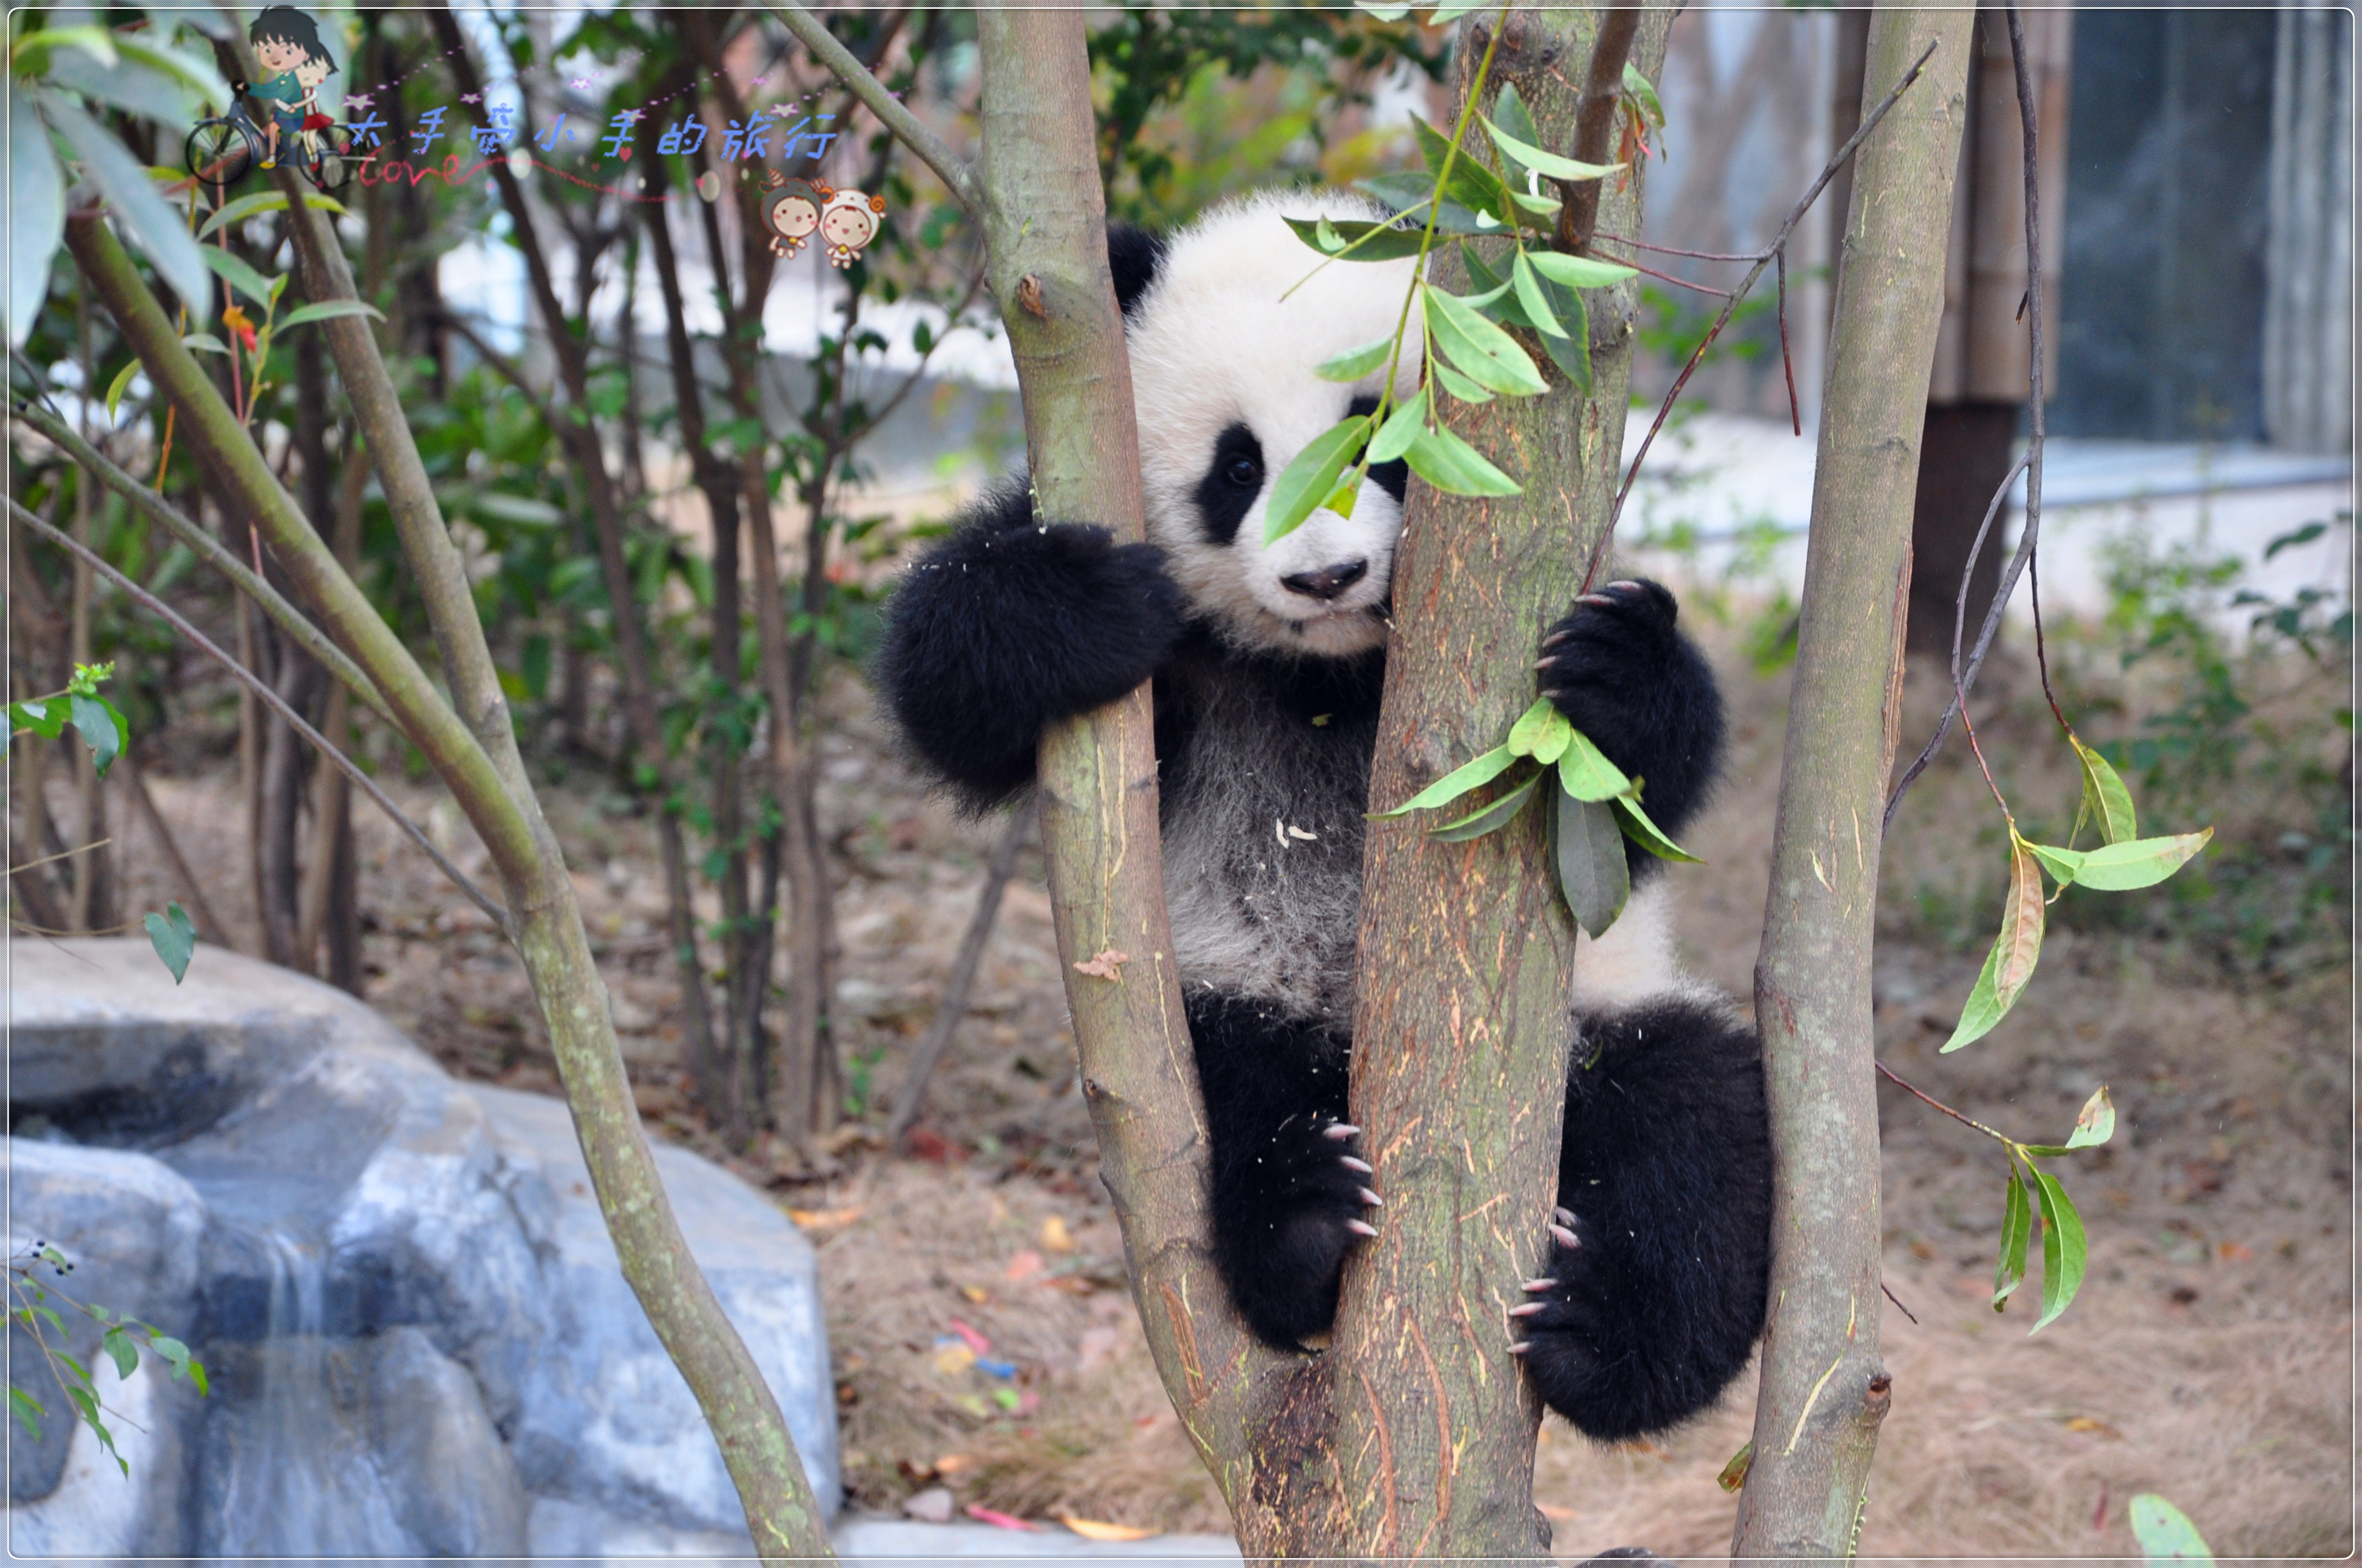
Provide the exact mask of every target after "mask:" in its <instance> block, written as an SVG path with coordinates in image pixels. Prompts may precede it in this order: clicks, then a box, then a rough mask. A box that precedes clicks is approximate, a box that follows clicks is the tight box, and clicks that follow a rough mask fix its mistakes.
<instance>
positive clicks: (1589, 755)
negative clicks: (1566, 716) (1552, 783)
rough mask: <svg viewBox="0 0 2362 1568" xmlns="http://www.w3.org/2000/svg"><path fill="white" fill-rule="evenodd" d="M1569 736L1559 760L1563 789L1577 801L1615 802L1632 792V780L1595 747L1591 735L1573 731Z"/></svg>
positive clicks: (1559, 774) (1559, 776)
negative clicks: (1618, 796)
mask: <svg viewBox="0 0 2362 1568" xmlns="http://www.w3.org/2000/svg"><path fill="white" fill-rule="evenodd" d="M1568 733H1569V735H1570V737H1571V739H1569V740H1568V741H1567V745H1566V751H1565V752H1564V754H1562V756H1561V757H1560V758H1559V760H1558V782H1559V787H1560V788H1562V789H1563V790H1565V791H1566V793H1567V794H1568V795H1573V797H1574V798H1575V799H1577V800H1601V801H1605V800H1613V799H1615V798H1616V797H1617V795H1629V794H1631V793H1632V781H1631V780H1630V779H1628V778H1627V777H1626V776H1625V774H1624V770H1623V769H1621V768H1619V767H1617V765H1616V764H1615V763H1613V762H1609V761H1608V760H1607V757H1606V753H1605V752H1603V751H1600V749H1599V748H1598V747H1597V746H1595V745H1593V744H1592V741H1591V737H1590V736H1588V735H1585V734H1584V732H1583V731H1582V730H1580V729H1572V728H1570V729H1569V731H1568Z"/></svg>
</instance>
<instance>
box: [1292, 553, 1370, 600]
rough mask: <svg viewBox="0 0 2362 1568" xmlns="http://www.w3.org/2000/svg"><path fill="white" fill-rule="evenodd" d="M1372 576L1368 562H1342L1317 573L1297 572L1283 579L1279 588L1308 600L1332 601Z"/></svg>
mask: <svg viewBox="0 0 2362 1568" xmlns="http://www.w3.org/2000/svg"><path fill="white" fill-rule="evenodd" d="M1369 575H1370V564H1369V563H1368V562H1367V561H1363V560H1353V561H1340V562H1338V563H1337V564H1336V565H1333V566H1323V567H1321V568H1320V569H1319V571H1317V572H1297V573H1296V574H1295V575H1294V576H1286V577H1282V578H1280V580H1279V586H1280V587H1283V588H1286V590H1287V591H1288V592H1289V593H1292V594H1302V595H1303V596H1304V597H1305V598H1316V599H1332V598H1336V597H1337V596H1338V595H1339V594H1341V593H1343V592H1344V591H1345V590H1346V589H1347V588H1350V587H1352V586H1353V585H1354V584H1355V583H1358V582H1360V581H1361V580H1362V579H1363V577H1366V576H1369Z"/></svg>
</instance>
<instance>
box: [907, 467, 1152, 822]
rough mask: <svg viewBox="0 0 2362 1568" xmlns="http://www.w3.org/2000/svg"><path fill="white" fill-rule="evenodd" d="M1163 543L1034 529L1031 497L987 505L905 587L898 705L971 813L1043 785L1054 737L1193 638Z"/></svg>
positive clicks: (1080, 528)
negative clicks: (1048, 732)
mask: <svg viewBox="0 0 2362 1568" xmlns="http://www.w3.org/2000/svg"><path fill="white" fill-rule="evenodd" d="M1163 563H1164V555H1163V553H1162V552H1161V551H1159V550H1157V549H1156V548H1155V547H1154V546H1153V545H1148V544H1118V543H1115V541H1114V538H1113V536H1112V535H1110V534H1109V532H1108V531H1107V530H1106V529H1104V528H1097V527H1092V526H1088V525H1087V524H1080V523H1049V524H1036V523H1035V522H1034V521H1033V513H1032V504H1031V503H1030V501H1029V500H1028V499H1027V498H1026V493H1025V491H1024V490H1023V488H1015V489H1010V490H1005V491H1002V492H1000V493H999V494H998V495H996V496H994V497H992V498H990V499H988V500H987V501H985V502H984V503H983V505H982V506H981V507H980V508H979V509H978V510H977V511H976V512H975V513H974V514H972V515H971V516H970V518H969V519H968V521H966V523H964V524H963V525H962V527H961V528H960V530H959V532H957V533H955V534H954V535H953V536H952V537H951V538H949V539H948V540H945V541H944V543H941V544H939V545H937V546H936V547H935V548H934V549H933V550H931V551H929V552H928V553H927V554H926V555H924V556H923V557H922V558H921V559H920V561H919V563H918V564H917V565H914V566H912V567H911V570H910V571H909V572H908V573H907V574H905V575H904V576H903V578H902V580H901V583H900V586H899V587H897V588H896V589H895V593H894V598H893V601H892V603H891V604H890V605H889V609H888V614H887V624H886V635H885V641H884V643H883V645H882V646H881V647H880V649H879V652H878V657H877V675H878V685H879V688H880V690H881V691H882V692H883V693H884V695H885V698H886V702H887V706H888V707H889V708H890V709H891V710H892V712H893V715H894V718H895V719H896V721H897V722H898V723H899V724H900V727H901V729H902V731H903V733H904V734H905V735H907V736H909V737H910V739H911V743H912V744H913V745H914V746H915V747H917V749H918V751H919V753H920V755H921V756H922V758H923V759H924V760H925V761H926V762H927V764H928V765H929V766H930V767H931V768H933V770H934V772H935V773H938V774H939V775H941V776H942V777H943V778H944V779H947V780H949V781H950V782H951V783H952V784H955V785H956V786H957V787H958V789H959V790H960V792H961V794H962V795H965V796H966V798H967V800H968V802H969V804H971V805H973V806H989V805H993V804H997V803H998V802H999V801H1002V800H1006V799H1007V798H1008V797H1010V795H1014V794H1016V793H1017V792H1018V791H1019V790H1021V789H1022V788H1024V787H1025V786H1026V785H1027V784H1030V783H1032V778H1033V766H1034V754H1035V751H1036V750H1037V749H1038V748H1039V746H1040V744H1041V740H1042V730H1043V727H1044V726H1045V725H1047V724H1049V723H1051V722H1052V721H1053V720H1055V719H1059V718H1065V717H1067V716H1069V715H1071V714H1076V713H1081V712H1084V711H1086V710H1087V709H1089V708H1093V707H1098V706H1100V705H1101V704H1103V703H1109V702H1112V701H1114V700H1115V699H1116V698H1117V697H1120V696H1122V695H1123V694H1124V693H1126V692H1128V691H1130V690H1131V689H1132V688H1133V687H1134V686H1137V685H1140V684H1141V682H1142V681H1144V680H1146V679H1148V677H1149V676H1150V675H1152V674H1154V673H1155V672H1156V670H1157V669H1158V667H1159V666H1161V665H1162V664H1163V663H1164V660H1165V658H1166V657H1167V656H1168V655H1169V654H1170V653H1171V652H1172V649H1173V644H1174V642H1175V640H1177V639H1178V637H1179V636H1180V632H1181V594H1180V590H1179V589H1178V588H1177V587H1175V586H1174V584H1173V581H1172V579H1171V578H1170V577H1168V576H1165V574H1164V564H1163Z"/></svg>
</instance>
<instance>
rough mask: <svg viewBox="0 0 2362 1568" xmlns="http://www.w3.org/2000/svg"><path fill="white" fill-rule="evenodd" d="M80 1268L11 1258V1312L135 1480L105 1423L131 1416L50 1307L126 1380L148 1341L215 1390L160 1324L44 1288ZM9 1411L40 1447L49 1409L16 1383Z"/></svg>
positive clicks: (45, 1258)
mask: <svg viewBox="0 0 2362 1568" xmlns="http://www.w3.org/2000/svg"><path fill="white" fill-rule="evenodd" d="M150 918H153V917H152V916H150ZM43 1267H46V1268H48V1269H49V1270H50V1273H51V1274H52V1275H53V1276H54V1277H55V1278H57V1279H62V1278H64V1277H66V1276H67V1275H69V1274H72V1272H73V1265H72V1263H71V1262H69V1261H67V1258H66V1255H65V1254H64V1253H62V1252H60V1251H59V1250H58V1249H57V1248H56V1247H54V1246H51V1245H50V1244H49V1243H47V1242H44V1241H39V1240H36V1241H35V1242H34V1243H33V1245H31V1246H30V1247H28V1248H27V1249H26V1250H25V1251H23V1252H20V1253H18V1254H17V1255H15V1256H13V1257H11V1258H9V1259H8V1263H7V1270H8V1302H9V1306H8V1315H9V1316H10V1317H11V1318H13V1319H15V1320H16V1321H17V1324H18V1325H19V1326H20V1327H22V1328H23V1329H24V1330H25V1331H26V1332H28V1333H29V1334H31V1335H32V1336H33V1343H34V1345H35V1346H36V1347H37V1348H38V1349H39V1351H40V1353H41V1358H42V1360H43V1361H44V1362H46V1363H47V1364H48V1365H49V1369H50V1376H51V1377H53V1378H55V1379H56V1380H57V1385H58V1387H59V1388H60V1390H61V1391H62V1392H63V1393H64V1395H65V1397H66V1400H67V1402H68V1403H69V1404H71V1405H72V1407H73V1408H74V1409H75V1410H76V1411H78V1412H79V1413H80V1414H81V1416H82V1419H83V1420H84V1421H86V1422H88V1423H89V1425H90V1430H91V1435H92V1436H94V1437H95V1438H97V1439H98V1445H99V1447H101V1448H102V1449H104V1450H105V1451H106V1456H107V1457H108V1458H109V1459H112V1460H114V1461H115V1463H116V1466H117V1468H119V1469H120V1470H121V1471H122V1472H123V1474H124V1475H125V1477H126V1478H128V1477H129V1476H130V1475H131V1464H130V1462H129V1461H128V1460H127V1459H125V1458H124V1457H123V1454H122V1453H121V1452H120V1451H119V1450H118V1449H116V1445H115V1433H114V1432H113V1431H110V1430H109V1429H108V1427H107V1424H106V1420H105V1418H106V1416H107V1415H108V1414H113V1415H114V1416H115V1418H116V1420H120V1421H125V1422H127V1423H128V1420H129V1418H127V1417H126V1416H125V1415H123V1413H122V1412H121V1411H119V1410H116V1411H110V1410H109V1409H108V1407H107V1406H106V1405H105V1402H104V1401H102V1400H101V1399H100V1398H99V1397H98V1381H97V1379H96V1378H95V1377H94V1376H93V1375H92V1373H91V1365H90V1364H87V1363H85V1362H83V1360H82V1358H81V1357H79V1356H77V1355H75V1354H73V1353H72V1351H70V1350H68V1349H67V1348H66V1346H65V1340H66V1320H65V1315H64V1313H62V1312H61V1311H59V1310H58V1308H57V1307H53V1306H51V1305H50V1302H51V1301H52V1300H55V1301H57V1302H58V1303H60V1304H61V1305H62V1306H63V1307H64V1309H65V1310H66V1311H67V1312H79V1313H81V1314H82V1315H83V1317H86V1318H88V1319H89V1320H90V1321H93V1322H94V1323H96V1324H98V1325H99V1326H100V1329H101V1332H100V1334H99V1339H98V1347H99V1349H100V1350H101V1351H102V1352H104V1353H105V1355H106V1356H107V1358H108V1359H109V1360H111V1361H113V1362H114V1363H115V1371H116V1377H117V1378H118V1379H123V1380H128V1379H129V1377H130V1376H131V1375H132V1374H133V1373H134V1372H137V1371H138V1370H139V1347H140V1346H141V1345H142V1344H143V1343H144V1344H145V1345H146V1346H147V1347H148V1354H150V1355H153V1356H154V1357H155V1358H156V1359H157V1360H159V1361H160V1362H162V1363H163V1364H164V1365H166V1366H167V1367H169V1368H170V1369H171V1376H172V1377H174V1378H175V1379H178V1378H182V1377H185V1378H187V1379H188V1380H189V1383H190V1385H191V1386H192V1387H194V1388H195V1389H196V1391H197V1395H198V1397H199V1398H204V1396H206V1395H207V1394H209V1393H211V1392H212V1387H211V1385H210V1384H209V1383H208V1382H207V1381H206V1378H205V1364H204V1362H202V1361H199V1360H198V1359H197V1358H196V1357H195V1356H193V1355H192V1354H189V1347H188V1346H187V1345H185V1344H182V1343H181V1342H180V1341H179V1340H177V1339H174V1338H173V1337H172V1336H171V1335H170V1334H168V1333H165V1332H163V1331H162V1330H160V1329H159V1328H157V1327H156V1326H155V1325H153V1324H152V1323H144V1322H141V1321H139V1320H138V1319H137V1318H131V1317H126V1316H124V1315H123V1314H121V1313H119V1312H116V1311H113V1310H109V1309H107V1308H105V1307H100V1306H94V1305H92V1304H90V1303H88V1302H83V1301H77V1300H75V1299H73V1298H72V1296H70V1295H68V1294H67V1293H66V1292H65V1291H64V1290H62V1289H61V1288H59V1287H58V1286H57V1285H56V1284H55V1283H54V1281H52V1282H50V1283H47V1284H45V1283H43V1282H42V1281H41V1279H40V1278H39V1276H38V1274H37V1272H36V1271H37V1270H39V1269H40V1268H43ZM51 1333H55V1334H56V1335H57V1339H56V1342H55V1343H52V1342H51V1340H50V1334H51ZM8 1410H9V1413H10V1414H11V1415H13V1416H15V1417H16V1418H17V1424H18V1425H19V1426H22V1427H23V1428H24V1429H25V1432H26V1435H27V1436H28V1437H30V1438H32V1439H33V1440H34V1441H35V1442H39V1441H40V1436H41V1422H42V1421H43V1420H47V1419H48V1417H49V1413H50V1412H49V1408H48V1407H47V1406H45V1405H43V1404H42V1403H41V1401H40V1400H39V1399H38V1398H35V1397H34V1396H33V1395H32V1393H31V1392H30V1391H29V1390H28V1389H24V1388H20V1387H17V1385H16V1384H14V1383H11V1384H9V1385H8Z"/></svg>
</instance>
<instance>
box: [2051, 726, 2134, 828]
mask: <svg viewBox="0 0 2362 1568" xmlns="http://www.w3.org/2000/svg"><path fill="white" fill-rule="evenodd" d="M2067 739H2068V740H2069V741H2070V742H2071V743H2072V744H2073V746H2074V748H2075V760H2076V762H2079V763H2081V766H2082V769H2083V809H2084V810H2085V811H2087V812H2089V813H2090V814H2091V817H2092V820H2093V821H2095V822H2097V823H2098V824H2099V825H2100V836H2101V837H2102V838H2103V839H2106V840H2107V841H2108V842H2109V843H2111V844H2122V843H2125V842H2126V841H2127V840H2129V839H2134V838H2136V837H2138V836H2139V833H2140V827H2139V824H2138V822H2137V820H2136V818H2135V817H2134V815H2133V792H2132V791H2130V790H2128V789H2126V788H2125V781H2124V780H2123V779H2122V778H2120V777H2118V776H2117V773H2116V770H2115V769H2114V767H2112V766H2110V765H2109V762H2108V759H2107V758H2105V757H2103V756H2102V755H2100V753H2098V752H2097V751H2093V750H2092V748H2090V747H2089V746H2086V745H2084V744H2083V741H2082V738H2081V736H2076V735H2070V736H2069V737H2068V738H2067Z"/></svg>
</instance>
